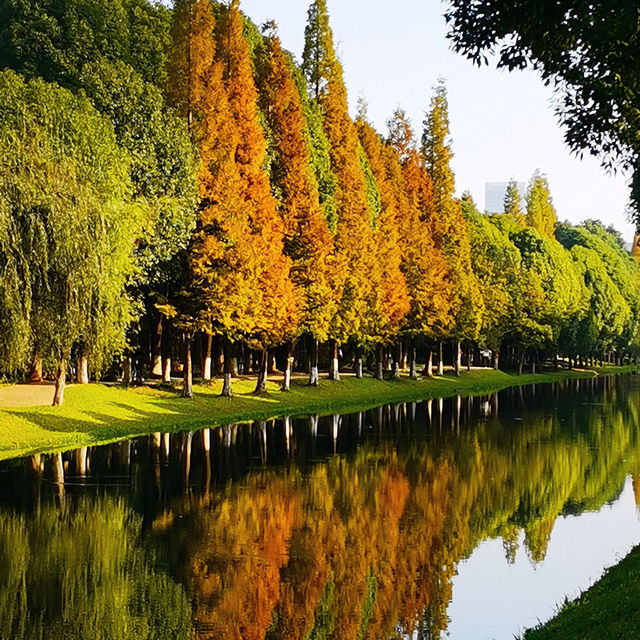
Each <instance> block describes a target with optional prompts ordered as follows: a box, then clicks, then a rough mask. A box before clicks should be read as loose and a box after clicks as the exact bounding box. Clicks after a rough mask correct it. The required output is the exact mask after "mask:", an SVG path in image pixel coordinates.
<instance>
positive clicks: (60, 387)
mask: <svg viewBox="0 0 640 640" xmlns="http://www.w3.org/2000/svg"><path fill="white" fill-rule="evenodd" d="M66 380H67V359H66V358H65V356H61V357H60V361H59V362H58V372H57V374H56V387H55V390H54V392H53V406H54V407H59V406H60V405H61V404H62V401H63V400H64V385H65V382H66Z"/></svg>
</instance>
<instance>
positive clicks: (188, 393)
mask: <svg viewBox="0 0 640 640" xmlns="http://www.w3.org/2000/svg"><path fill="white" fill-rule="evenodd" d="M182 339H183V341H184V362H183V368H182V397H183V398H193V363H192V362H191V341H192V339H193V338H192V336H191V334H190V333H185V334H184V336H183V338H182Z"/></svg>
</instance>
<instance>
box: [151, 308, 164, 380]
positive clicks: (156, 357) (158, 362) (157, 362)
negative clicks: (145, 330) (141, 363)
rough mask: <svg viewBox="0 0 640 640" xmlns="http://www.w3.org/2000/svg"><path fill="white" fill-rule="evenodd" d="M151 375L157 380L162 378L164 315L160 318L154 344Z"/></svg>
mask: <svg viewBox="0 0 640 640" xmlns="http://www.w3.org/2000/svg"><path fill="white" fill-rule="evenodd" d="M151 375H152V376H154V377H155V378H160V377H161V376H162V315H160V317H159V318H158V324H157V326H156V335H155V340H154V342H153V368H152V369H151Z"/></svg>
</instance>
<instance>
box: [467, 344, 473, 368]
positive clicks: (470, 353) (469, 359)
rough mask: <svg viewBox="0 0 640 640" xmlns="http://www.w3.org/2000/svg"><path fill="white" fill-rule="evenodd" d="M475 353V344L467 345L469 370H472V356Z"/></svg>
mask: <svg viewBox="0 0 640 640" xmlns="http://www.w3.org/2000/svg"><path fill="white" fill-rule="evenodd" d="M472 353H473V346H472V344H471V343H469V344H468V345H467V371H471V357H472Z"/></svg>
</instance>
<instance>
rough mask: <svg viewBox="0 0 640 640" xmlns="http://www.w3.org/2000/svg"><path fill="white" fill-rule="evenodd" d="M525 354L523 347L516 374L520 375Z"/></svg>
mask: <svg viewBox="0 0 640 640" xmlns="http://www.w3.org/2000/svg"><path fill="white" fill-rule="evenodd" d="M525 354H526V351H525V350H524V349H523V350H522V352H521V353H520V362H519V364H518V375H519V376H521V375H522V367H523V366H524V356H525Z"/></svg>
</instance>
